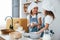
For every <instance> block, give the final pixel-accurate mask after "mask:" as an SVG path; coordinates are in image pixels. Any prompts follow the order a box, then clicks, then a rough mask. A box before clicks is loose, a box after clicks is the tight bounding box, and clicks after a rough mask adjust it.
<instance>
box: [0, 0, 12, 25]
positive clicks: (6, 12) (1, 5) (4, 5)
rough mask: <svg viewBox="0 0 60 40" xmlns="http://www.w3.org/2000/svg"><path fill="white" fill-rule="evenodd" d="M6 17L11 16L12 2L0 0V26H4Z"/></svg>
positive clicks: (10, 0)
mask: <svg viewBox="0 0 60 40" xmlns="http://www.w3.org/2000/svg"><path fill="white" fill-rule="evenodd" d="M7 16H12V0H0V25H3V24H6V21H5V17H7Z"/></svg>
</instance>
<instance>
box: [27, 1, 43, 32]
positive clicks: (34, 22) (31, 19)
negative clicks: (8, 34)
mask: <svg viewBox="0 0 60 40" xmlns="http://www.w3.org/2000/svg"><path fill="white" fill-rule="evenodd" d="M28 13H30V14H29V15H28V16H27V19H28V24H27V26H28V28H29V32H37V31H38V30H39V29H40V25H41V24H42V21H41V16H40V14H38V5H37V4H36V3H34V2H32V3H31V4H30V5H29V7H28Z"/></svg>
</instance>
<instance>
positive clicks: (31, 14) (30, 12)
mask: <svg viewBox="0 0 60 40" xmlns="http://www.w3.org/2000/svg"><path fill="white" fill-rule="evenodd" d="M30 14H31V15H32V10H31V12H30ZM37 14H38V13H36V15H37Z"/></svg>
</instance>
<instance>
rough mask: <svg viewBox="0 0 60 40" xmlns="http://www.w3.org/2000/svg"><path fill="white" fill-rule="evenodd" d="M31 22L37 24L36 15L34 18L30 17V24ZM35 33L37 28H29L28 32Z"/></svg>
mask: <svg viewBox="0 0 60 40" xmlns="http://www.w3.org/2000/svg"><path fill="white" fill-rule="evenodd" d="M32 22H36V23H38V20H37V15H36V18H32V16H31V15H30V23H32ZM37 31H38V28H37V26H34V27H33V28H31V27H29V32H37Z"/></svg>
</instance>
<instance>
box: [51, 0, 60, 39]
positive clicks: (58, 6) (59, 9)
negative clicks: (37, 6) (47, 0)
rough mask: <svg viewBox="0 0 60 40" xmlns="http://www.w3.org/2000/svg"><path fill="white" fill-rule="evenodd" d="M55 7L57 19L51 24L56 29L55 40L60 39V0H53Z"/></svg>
mask: <svg viewBox="0 0 60 40" xmlns="http://www.w3.org/2000/svg"><path fill="white" fill-rule="evenodd" d="M51 2H52V3H53V7H54V8H55V10H54V13H55V16H56V18H55V20H54V22H53V24H52V25H51V29H53V30H54V32H55V34H54V38H53V39H54V40H60V31H59V30H60V0H52V1H51Z"/></svg>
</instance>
